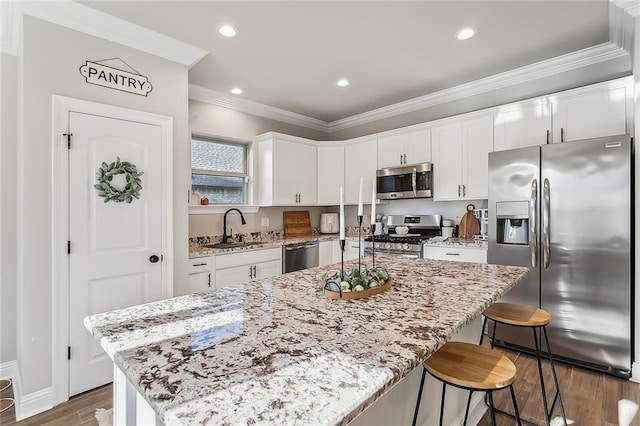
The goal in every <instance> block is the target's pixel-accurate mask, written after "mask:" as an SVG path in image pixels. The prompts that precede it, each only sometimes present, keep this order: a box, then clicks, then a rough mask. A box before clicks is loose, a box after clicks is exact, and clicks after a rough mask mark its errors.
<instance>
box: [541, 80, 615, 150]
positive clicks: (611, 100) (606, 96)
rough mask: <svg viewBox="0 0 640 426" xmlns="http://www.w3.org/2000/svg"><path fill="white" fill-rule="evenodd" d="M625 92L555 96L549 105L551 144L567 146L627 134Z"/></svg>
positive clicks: (604, 89)
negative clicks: (582, 140) (551, 111)
mask: <svg viewBox="0 0 640 426" xmlns="http://www.w3.org/2000/svg"><path fill="white" fill-rule="evenodd" d="M626 117H627V88H626V87H625V86H621V87H620V86H619V87H602V86H599V87H598V88H597V90H595V89H594V90H590V91H589V92H588V93H576V94H570V95H559V96H558V98H557V100H554V101H553V141H554V142H567V141H575V140H580V139H589V138H597V137H601V136H613V135H621V134H624V133H626V132H627V119H626Z"/></svg>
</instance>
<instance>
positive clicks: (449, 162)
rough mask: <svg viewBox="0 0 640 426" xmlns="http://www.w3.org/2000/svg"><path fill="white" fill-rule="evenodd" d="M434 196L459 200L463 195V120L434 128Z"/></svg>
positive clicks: (435, 197) (436, 198)
mask: <svg viewBox="0 0 640 426" xmlns="http://www.w3.org/2000/svg"><path fill="white" fill-rule="evenodd" d="M431 131H432V133H433V189H434V191H433V192H434V193H433V198H434V200H435V201H440V200H458V199H460V197H461V196H462V120H461V121H457V122H455V123H452V124H448V125H445V126H437V127H434V128H432V130H431Z"/></svg>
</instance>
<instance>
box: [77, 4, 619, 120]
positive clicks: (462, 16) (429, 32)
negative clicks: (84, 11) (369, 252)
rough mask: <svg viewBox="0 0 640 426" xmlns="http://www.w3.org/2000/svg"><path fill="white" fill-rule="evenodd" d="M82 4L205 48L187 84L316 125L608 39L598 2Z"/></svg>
mask: <svg viewBox="0 0 640 426" xmlns="http://www.w3.org/2000/svg"><path fill="white" fill-rule="evenodd" d="M82 3H83V4H84V5H86V6H89V7H91V8H95V9H98V10H100V11H103V12H105V13H108V14H110V15H114V16H116V17H119V18H122V19H124V20H127V21H130V22H132V23H135V24H138V25H141V26H143V27H146V28H148V29H151V30H154V31H157V32H160V33H163V34H166V35H168V36H170V37H173V38H176V39H178V40H181V41H184V42H187V43H189V44H192V45H194V46H197V47H200V48H202V49H205V50H206V51H208V52H209V54H208V55H207V56H205V57H204V58H203V59H202V60H201V61H200V62H199V63H197V64H196V65H195V66H193V67H192V68H191V70H190V72H189V83H190V84H193V85H197V86H201V87H203V88H206V89H209V90H213V91H216V92H220V93H223V94H229V91H230V90H231V88H233V87H240V88H242V89H243V91H244V93H243V94H241V95H237V96H239V97H241V98H242V99H245V100H249V101H254V102H257V103H260V104H264V105H268V106H271V107H275V108H279V109H283V110H286V111H290V112H295V113H298V114H302V115H305V116H308V117H312V118H315V119H318V120H322V121H325V122H333V121H336V120H340V119H344V118H347V117H351V116H354V115H356V114H360V113H363V112H367V111H370V110H373V109H376V108H380V107H384V106H387V105H390V104H394V103H397V102H402V101H406V100H409V99H413V98H416V97H419V96H423V95H428V94H430V93H433V92H437V91H440V90H443V89H448V88H451V87H454V86H457V85H460V84H463V83H468V82H471V81H474V80H478V79H481V78H484V77H488V76H491V75H494V74H498V73H501V72H505V71H509V70H513V69H515V68H519V67H522V66H526V65H529V64H533V63H535V62H539V61H542V60H545V59H550V58H554V57H557V56H559V55H563V54H567V53H571V52H575V51H577V50H580V49H584V48H587V47H590V46H594V45H597V44H600V43H606V42H608V41H610V39H609V14H608V7H609V5H608V1H607V0H589V1H579V0H570V1H539V0H538V1H520V0H511V1H483V0H476V1H414V2H404V1H376V2H363V1H343V2H335V1H332V2H329V1H325V2H310V1H289V2H274V1H258V2H247V1H234V2H219V1H196V2H185V1H142V2H134V1H127V2H122V1H106V2H102V1H87V2H82ZM222 24H232V25H233V26H235V27H236V28H237V30H238V35H237V36H236V37H234V38H225V37H222V36H220V35H219V34H218V32H217V28H218V27H219V26H220V25H222ZM466 26H473V27H475V28H477V30H478V33H477V35H476V36H475V37H473V38H471V39H469V40H465V41H460V40H457V39H456V33H457V31H458V30H460V29H462V28H463V27H466ZM341 78H346V79H348V80H349V81H350V85H349V86H347V87H338V86H337V85H336V82H337V80H339V79H341Z"/></svg>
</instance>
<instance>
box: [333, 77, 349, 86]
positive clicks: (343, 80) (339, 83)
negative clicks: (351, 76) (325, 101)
mask: <svg viewBox="0 0 640 426" xmlns="http://www.w3.org/2000/svg"><path fill="white" fill-rule="evenodd" d="M336 84H337V85H338V86H340V87H345V86H348V85H349V81H348V80H345V79H344V78H343V79H342V80H338V82H337V83H336Z"/></svg>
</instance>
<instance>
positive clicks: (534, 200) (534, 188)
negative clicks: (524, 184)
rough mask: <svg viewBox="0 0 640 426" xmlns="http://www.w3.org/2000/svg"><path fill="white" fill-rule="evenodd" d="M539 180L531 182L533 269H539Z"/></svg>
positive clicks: (530, 240)
mask: <svg viewBox="0 0 640 426" xmlns="http://www.w3.org/2000/svg"><path fill="white" fill-rule="evenodd" d="M537 209H538V179H534V180H533V181H532V182H531V198H530V199H529V218H530V221H531V223H529V243H530V244H531V267H532V268H537V267H538V239H537V235H538V232H537V231H538V230H537V227H538V220H537V219H538V217H537V213H536V211H537Z"/></svg>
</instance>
